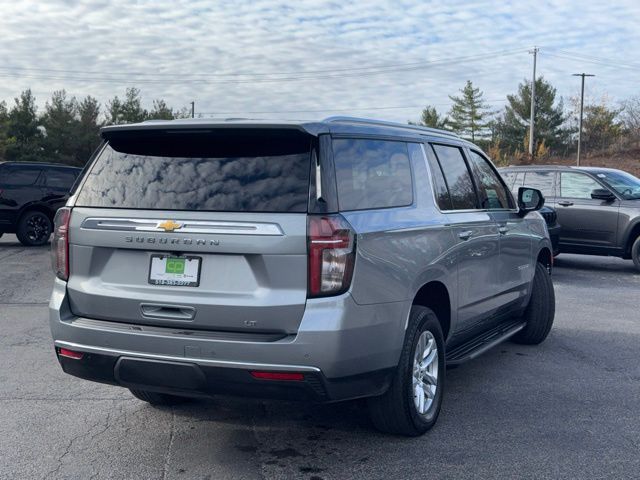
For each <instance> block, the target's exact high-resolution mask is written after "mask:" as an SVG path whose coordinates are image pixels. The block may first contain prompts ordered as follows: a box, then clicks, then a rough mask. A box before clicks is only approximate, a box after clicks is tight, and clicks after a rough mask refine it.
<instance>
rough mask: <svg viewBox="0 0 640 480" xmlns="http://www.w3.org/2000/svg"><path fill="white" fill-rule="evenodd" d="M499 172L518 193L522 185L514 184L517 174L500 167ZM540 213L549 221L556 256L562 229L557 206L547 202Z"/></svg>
mask: <svg viewBox="0 0 640 480" xmlns="http://www.w3.org/2000/svg"><path fill="white" fill-rule="evenodd" d="M498 172H500V175H502V177H503V178H504V180H505V181H506V183H507V186H508V187H509V188H510V189H511V191H512V192H513V193H514V194H515V195H517V194H518V188H520V187H521V186H522V185H518V186H516V185H514V181H515V176H516V174H515V173H513V172H511V171H510V170H508V169H506V168H499V169H498ZM540 215H542V217H543V218H544V221H545V222H546V223H547V230H549V238H550V239H551V245H552V246H553V256H554V257H555V256H557V255H558V254H559V253H560V230H561V229H562V227H561V225H560V224H559V223H558V214H557V213H556V210H555V208H552V207H550V206H549V205H546V203H545V205H544V206H543V207H542V208H541V209H540Z"/></svg>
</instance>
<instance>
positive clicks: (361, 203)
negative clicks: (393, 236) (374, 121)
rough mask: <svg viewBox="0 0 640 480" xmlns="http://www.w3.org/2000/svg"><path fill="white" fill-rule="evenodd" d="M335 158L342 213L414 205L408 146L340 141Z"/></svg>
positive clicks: (350, 140) (378, 141)
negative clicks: (343, 211)
mask: <svg viewBox="0 0 640 480" xmlns="http://www.w3.org/2000/svg"><path fill="white" fill-rule="evenodd" d="M333 158H334V163H335V167H336V179H337V183H338V203H339V204H340V209H341V210H364V209H372V208H388V207H401V206H406V205H411V203H413V187H412V181H411V166H410V164H409V154H408V150H407V144H406V143H404V142H390V141H381V140H357V139H337V140H334V141H333Z"/></svg>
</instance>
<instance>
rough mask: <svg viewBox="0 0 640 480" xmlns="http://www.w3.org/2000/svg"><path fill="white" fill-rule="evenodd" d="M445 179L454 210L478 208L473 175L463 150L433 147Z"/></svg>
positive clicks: (440, 146)
mask: <svg viewBox="0 0 640 480" xmlns="http://www.w3.org/2000/svg"><path fill="white" fill-rule="evenodd" d="M433 149H434V151H435V152H436V155H437V157H438V161H439V163H440V166H441V167H442V172H443V174H444V178H445V180H446V182H447V186H448V187H449V193H450V195H451V202H452V204H453V209H454V210H468V209H474V208H478V206H477V197H476V191H475V188H474V186H473V182H472V180H471V174H470V173H469V169H468V168H467V164H466V162H465V161H464V156H463V155H462V150H461V149H460V148H458V147H452V146H448V145H433Z"/></svg>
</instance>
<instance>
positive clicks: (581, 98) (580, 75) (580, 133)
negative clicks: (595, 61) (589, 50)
mask: <svg viewBox="0 0 640 480" xmlns="http://www.w3.org/2000/svg"><path fill="white" fill-rule="evenodd" d="M573 76H574V77H582V88H581V90H580V124H579V126H578V158H577V160H576V164H577V165H578V167H579V166H580V147H581V145H582V111H583V110H584V77H595V75H592V74H590V73H574V74H573Z"/></svg>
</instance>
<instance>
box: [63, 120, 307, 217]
mask: <svg viewBox="0 0 640 480" xmlns="http://www.w3.org/2000/svg"><path fill="white" fill-rule="evenodd" d="M311 139H312V137H310V136H309V135H307V134H304V133H302V132H298V131H288V130H276V129H269V130H266V129H265V130H260V131H253V130H226V131H215V130H213V131H209V132H203V133H200V132H194V133H184V132H180V131H175V132H162V133H155V134H154V133H146V134H145V133H141V132H138V133H137V134H132V133H129V134H123V135H121V136H120V137H118V136H116V137H114V138H110V139H109V140H108V143H107V145H106V146H105V148H104V149H103V150H102V152H101V153H100V154H99V155H98V157H97V158H96V160H95V163H94V165H93V166H92V168H91V170H90V172H89V173H88V174H87V176H86V180H85V182H84V184H83V185H82V188H81V190H80V192H79V194H78V198H77V201H76V205H77V206H87V207H106V208H132V209H145V210H203V211H221V212H282V213H289V212H300V213H302V212H306V211H307V205H308V200H309V170H310V157H311V155H310V151H311Z"/></svg>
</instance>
